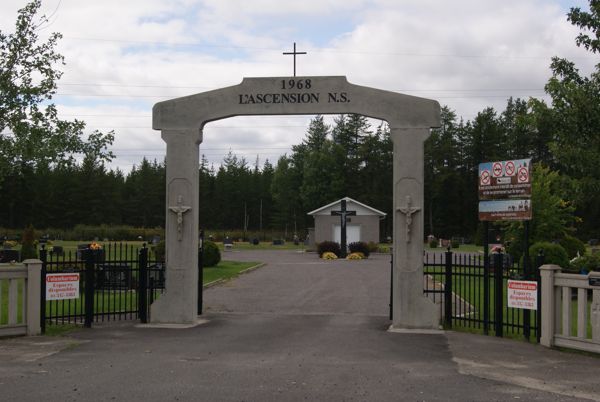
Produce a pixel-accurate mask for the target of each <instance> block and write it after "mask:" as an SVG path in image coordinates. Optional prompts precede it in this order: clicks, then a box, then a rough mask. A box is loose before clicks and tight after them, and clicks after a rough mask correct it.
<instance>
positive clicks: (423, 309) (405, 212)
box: [390, 127, 440, 330]
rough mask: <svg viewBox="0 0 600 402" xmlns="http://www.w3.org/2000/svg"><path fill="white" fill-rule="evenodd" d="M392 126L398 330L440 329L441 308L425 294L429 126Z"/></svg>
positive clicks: (395, 321) (394, 316) (395, 296)
mask: <svg viewBox="0 0 600 402" xmlns="http://www.w3.org/2000/svg"><path fill="white" fill-rule="evenodd" d="M390 128H391V138H392V142H393V143H394V162H393V164H394V205H393V208H394V274H393V287H394V300H393V307H394V314H393V320H392V327H393V328H394V329H399V328H402V329H417V328H419V329H436V330H437V329H439V326H440V311H439V308H436V305H435V304H434V303H433V301H432V300H431V299H429V298H427V297H426V296H424V295H423V241H424V228H423V225H424V219H423V209H424V208H423V203H424V191H423V182H424V162H423V152H424V142H425V140H426V139H427V138H428V137H429V134H430V130H429V128H407V129H398V128H394V127H390Z"/></svg>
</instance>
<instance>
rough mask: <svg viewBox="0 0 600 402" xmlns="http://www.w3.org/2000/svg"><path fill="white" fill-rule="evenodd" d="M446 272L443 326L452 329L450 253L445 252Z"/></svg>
mask: <svg viewBox="0 0 600 402" xmlns="http://www.w3.org/2000/svg"><path fill="white" fill-rule="evenodd" d="M445 254H446V256H445V258H446V260H445V263H446V271H445V280H444V326H445V327H446V328H448V329H451V328H452V251H450V247H448V251H446V253H445Z"/></svg>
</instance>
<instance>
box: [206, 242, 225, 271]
mask: <svg viewBox="0 0 600 402" xmlns="http://www.w3.org/2000/svg"><path fill="white" fill-rule="evenodd" d="M202 262H203V264H204V266H205V267H214V266H215V265H217V264H218V263H219V262H221V251H220V250H219V247H218V246H217V245H216V244H215V243H214V242H212V241H210V240H205V241H204V254H203V255H202Z"/></svg>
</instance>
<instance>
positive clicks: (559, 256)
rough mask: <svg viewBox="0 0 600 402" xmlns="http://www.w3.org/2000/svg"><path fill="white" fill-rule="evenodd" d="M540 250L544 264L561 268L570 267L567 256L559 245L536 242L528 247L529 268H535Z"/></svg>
mask: <svg viewBox="0 0 600 402" xmlns="http://www.w3.org/2000/svg"><path fill="white" fill-rule="evenodd" d="M540 250H544V264H556V265H558V266H560V267H561V268H564V269H568V268H569V267H570V263H569V256H568V255H567V252H566V251H565V249H564V248H563V247H562V246H561V245H560V244H555V243H550V242H538V243H534V244H533V245H532V246H531V247H529V259H530V261H531V267H535V261H536V258H537V255H538V254H539V252H540Z"/></svg>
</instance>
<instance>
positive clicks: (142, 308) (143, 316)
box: [138, 243, 148, 324]
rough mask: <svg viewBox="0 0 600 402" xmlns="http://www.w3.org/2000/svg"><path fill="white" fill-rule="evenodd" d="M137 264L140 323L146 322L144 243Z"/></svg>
mask: <svg viewBox="0 0 600 402" xmlns="http://www.w3.org/2000/svg"><path fill="white" fill-rule="evenodd" d="M138 266H139V268H140V277H139V281H138V311H139V316H140V321H141V322H142V324H146V323H147V322H148V248H147V247H146V243H144V245H143V247H142V248H141V249H140V252H139V261H138Z"/></svg>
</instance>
